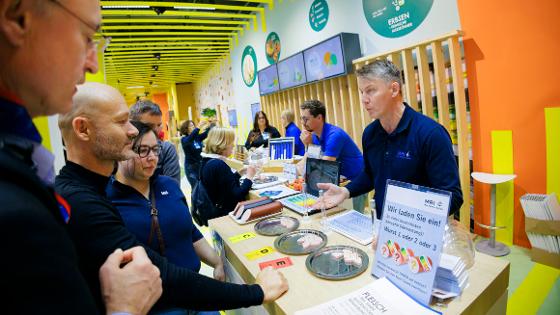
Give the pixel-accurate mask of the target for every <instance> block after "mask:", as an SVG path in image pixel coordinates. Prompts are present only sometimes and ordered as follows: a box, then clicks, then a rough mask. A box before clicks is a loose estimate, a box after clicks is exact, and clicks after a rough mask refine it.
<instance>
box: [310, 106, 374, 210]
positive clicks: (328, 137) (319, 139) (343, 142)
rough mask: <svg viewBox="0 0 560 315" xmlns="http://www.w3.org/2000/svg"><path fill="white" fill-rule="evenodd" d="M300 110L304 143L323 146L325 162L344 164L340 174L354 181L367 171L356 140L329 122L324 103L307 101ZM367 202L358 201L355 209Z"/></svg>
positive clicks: (358, 199) (322, 156)
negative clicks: (326, 120)
mask: <svg viewBox="0 0 560 315" xmlns="http://www.w3.org/2000/svg"><path fill="white" fill-rule="evenodd" d="M300 109H301V120H302V122H303V128H304V130H302V132H301V136H300V137H301V141H302V142H303V144H305V145H306V146H309V145H310V144H315V145H319V146H321V152H322V155H321V158H322V159H323V160H329V161H338V162H340V174H342V175H343V176H344V177H346V178H348V179H349V180H351V181H353V180H354V179H356V178H357V177H358V175H359V174H360V173H361V172H362V170H363V169H364V158H363V157H362V152H360V149H359V148H358V146H357V145H356V144H355V143H354V141H353V140H352V138H350V136H349V135H348V134H347V133H346V132H345V131H344V130H342V129H341V128H339V127H337V126H334V125H331V124H329V123H327V122H325V116H326V109H325V105H323V103H321V102H320V101H318V100H309V101H305V102H303V104H301V105H300ZM359 195H361V194H359ZM355 196H356V197H358V195H355ZM364 203H365V196H360V197H359V198H355V200H354V205H353V206H354V209H355V210H358V211H363V208H364Z"/></svg>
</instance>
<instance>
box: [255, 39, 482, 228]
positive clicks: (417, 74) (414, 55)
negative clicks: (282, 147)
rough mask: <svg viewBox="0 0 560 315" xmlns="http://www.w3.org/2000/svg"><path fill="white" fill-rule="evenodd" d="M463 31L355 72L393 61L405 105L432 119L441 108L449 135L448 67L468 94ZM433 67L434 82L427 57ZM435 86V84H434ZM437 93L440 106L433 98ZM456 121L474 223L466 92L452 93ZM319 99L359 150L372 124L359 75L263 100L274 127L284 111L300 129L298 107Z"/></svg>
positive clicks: (466, 219)
mask: <svg viewBox="0 0 560 315" xmlns="http://www.w3.org/2000/svg"><path fill="white" fill-rule="evenodd" d="M459 36H461V32H460V31H455V32H452V33H449V34H446V35H444V36H441V37H438V38H435V39H431V40H427V41H423V42H421V43H418V44H416V45H412V46H408V47H404V48H402V49H397V50H394V51H390V52H386V53H383V54H378V55H374V56H366V57H363V58H360V59H356V60H354V62H353V63H354V67H355V68H356V69H358V68H360V67H361V66H363V65H365V64H368V63H370V62H372V61H373V60H376V59H384V58H386V59H389V60H391V61H392V62H393V63H394V64H395V65H396V66H397V67H399V68H400V69H403V77H404V82H405V84H404V87H403V95H404V96H405V100H406V101H407V102H408V103H409V104H410V105H411V106H412V107H413V108H415V109H416V110H418V111H420V112H422V113H423V114H425V115H427V116H429V117H431V118H434V119H435V116H434V107H436V108H437V110H436V111H437V114H438V116H437V119H438V121H439V123H440V124H442V125H443V126H444V127H445V128H446V129H447V130H448V131H450V129H451V127H450V126H451V124H450V106H449V101H448V94H447V93H448V91H447V82H446V77H445V70H446V66H447V67H449V66H450V67H451V76H452V78H451V80H452V81H453V90H454V91H464V81H463V72H462V68H461V64H462V57H461V50H460V46H459ZM444 49H447V50H449V56H450V60H445V57H444V56H445V54H444ZM430 55H431V60H432V65H433V75H432V76H433V80H432V78H431V76H430V69H429V56H430ZM432 81H433V83H432ZM432 90H434V93H433V94H435V99H436V104H437V106H434V102H433V98H432ZM454 95H455V99H454V103H455V117H456V123H457V147H458V149H457V154H458V157H459V175H460V178H461V187H462V189H463V200H464V202H463V206H462V207H461V210H460V215H461V223H463V224H464V225H465V226H469V224H470V199H471V198H470V193H469V189H470V180H469V179H470V169H469V144H468V132H469V131H468V123H467V108H466V98H465V93H454ZM309 99H318V100H320V101H322V102H323V103H324V104H325V107H326V111H327V122H329V123H331V124H334V125H337V126H339V127H341V128H343V129H344V130H345V131H346V132H347V133H348V134H349V135H350V136H351V137H352V139H354V142H356V144H357V145H358V146H359V147H360V148H361V146H362V141H361V139H362V132H363V130H364V129H365V127H366V126H367V125H368V124H369V123H370V122H371V120H370V118H369V116H368V114H367V112H365V110H364V109H363V107H362V106H361V104H360V94H359V91H358V87H357V81H356V76H355V75H354V74H350V75H347V76H342V77H336V78H331V79H327V80H322V81H319V82H314V83H311V84H307V85H304V86H300V87H296V88H293V89H289V90H286V91H281V92H278V93H274V94H270V95H266V96H263V97H261V104H262V108H263V110H264V111H265V113H266V114H267V115H268V116H269V119H270V121H271V123H272V124H273V125H274V126H275V127H277V128H278V130H281V133H282V134H283V133H284V131H283V128H282V126H281V123H280V114H281V113H282V111H283V110H284V109H286V108H291V109H292V110H293V111H294V113H295V123H296V124H297V126H298V127H299V128H300V129H301V128H302V124H301V121H300V119H299V117H300V114H301V113H300V109H299V105H300V104H302V103H303V102H304V101H305V100H309Z"/></svg>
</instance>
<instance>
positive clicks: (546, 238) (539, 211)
mask: <svg viewBox="0 0 560 315" xmlns="http://www.w3.org/2000/svg"><path fill="white" fill-rule="evenodd" d="M521 206H522V207H523V212H525V216H526V217H528V218H532V219H537V220H542V221H560V205H558V200H557V198H556V194H554V193H552V194H550V195H541V194H525V195H523V196H521ZM527 237H529V241H530V242H531V246H532V247H536V248H540V249H543V250H546V251H547V252H550V253H556V254H560V237H559V236H557V235H547V234H539V233H534V232H530V231H529V230H528V231H527Z"/></svg>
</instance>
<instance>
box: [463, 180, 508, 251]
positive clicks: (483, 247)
mask: <svg viewBox="0 0 560 315" xmlns="http://www.w3.org/2000/svg"><path fill="white" fill-rule="evenodd" d="M471 176H472V178H474V179H475V180H476V181H479V182H481V183H485V184H490V185H492V186H491V193H490V225H486V224H482V223H480V222H476V224H478V226H480V227H482V228H484V229H487V230H490V239H487V240H482V241H480V242H478V243H476V245H475V247H476V250H477V251H479V252H481V253H485V254H488V255H492V256H495V257H497V256H505V255H507V254H509V252H510V250H509V247H507V245H505V244H503V243H500V242H498V241H496V230H499V229H505V228H506V227H505V226H496V184H501V183H505V182H508V181H510V180H512V179H514V178H515V177H516V176H517V175H515V174H508V175H505V174H491V173H480V172H473V173H472V174H471Z"/></svg>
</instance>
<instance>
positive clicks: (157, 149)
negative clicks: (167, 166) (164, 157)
mask: <svg viewBox="0 0 560 315" xmlns="http://www.w3.org/2000/svg"><path fill="white" fill-rule="evenodd" d="M135 151H136V153H138V156H140V157H141V158H145V157H147V156H148V155H150V151H151V152H152V153H154V155H155V156H159V154H160V153H161V146H159V145H154V146H153V147H150V146H147V145H141V146H138V147H136V150H135Z"/></svg>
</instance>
